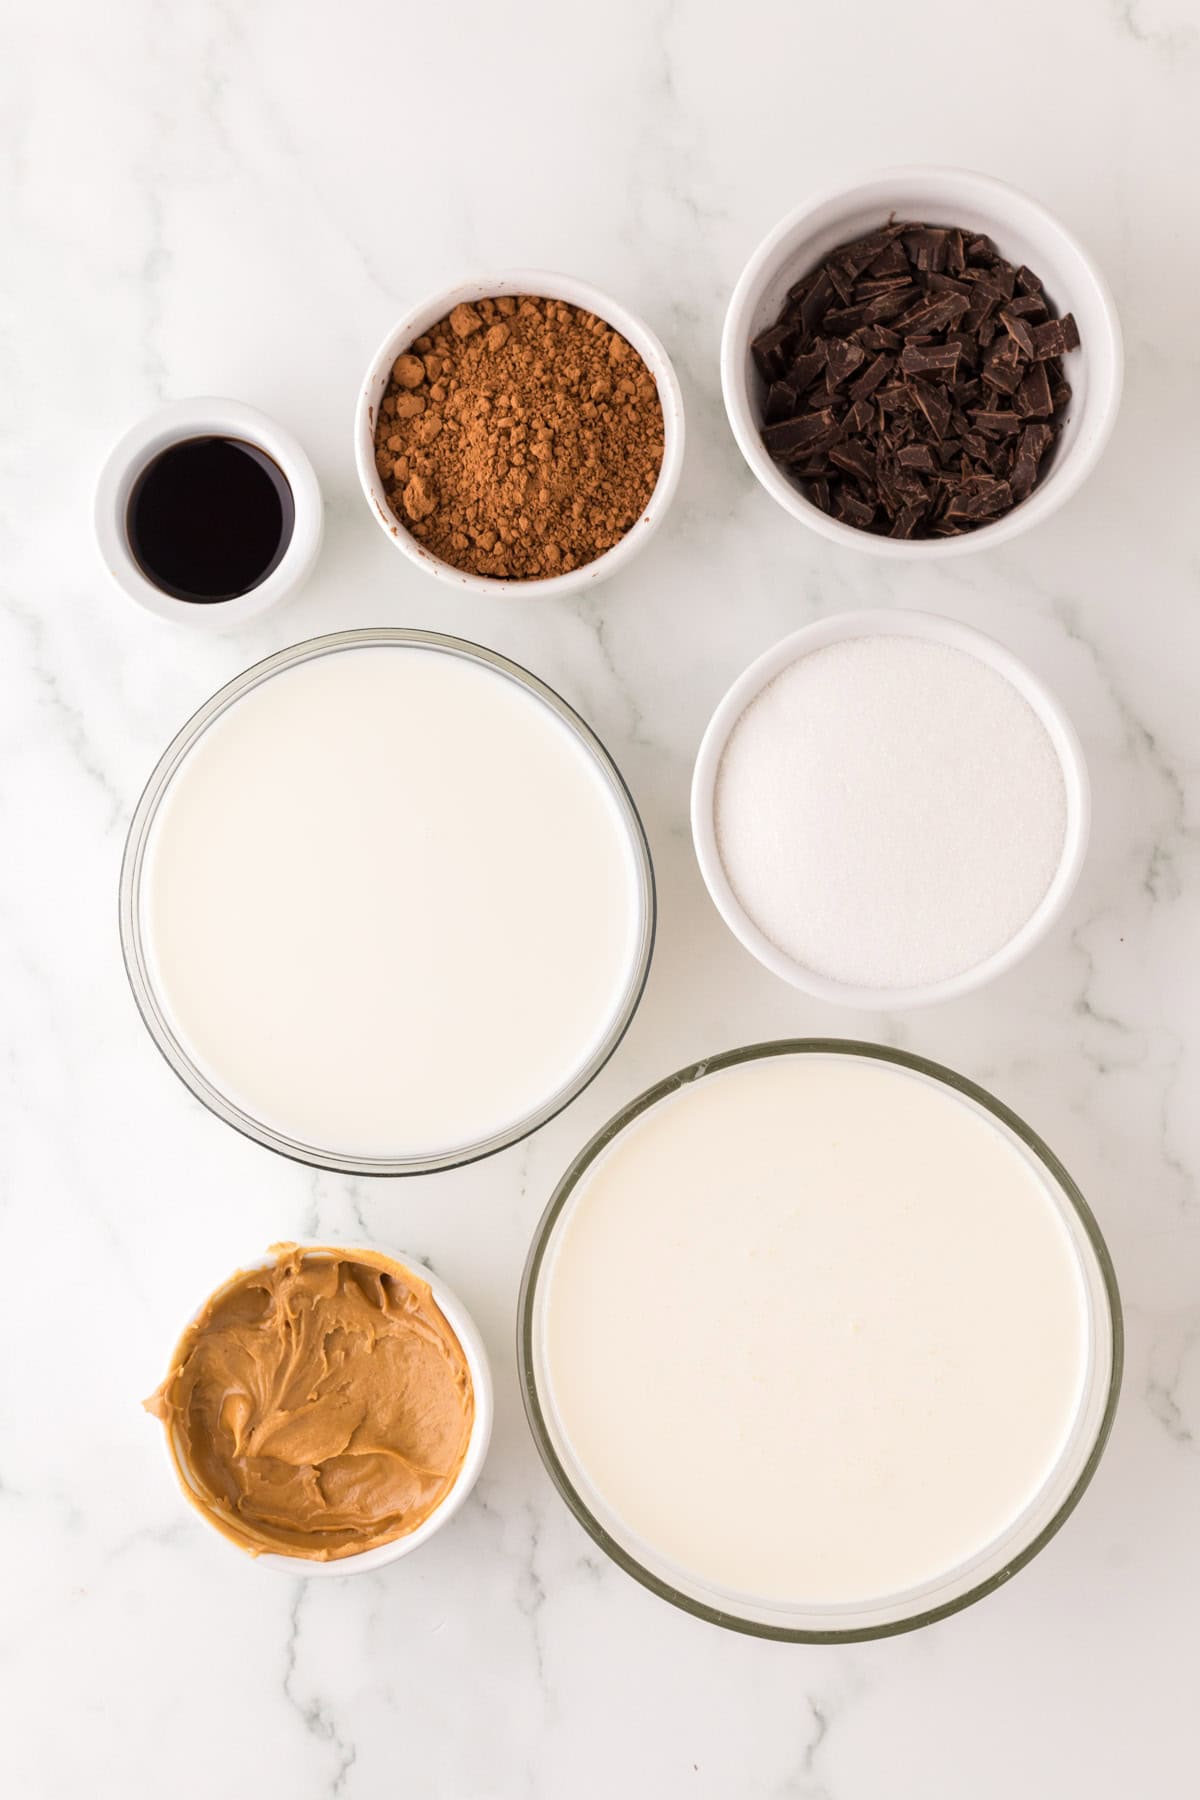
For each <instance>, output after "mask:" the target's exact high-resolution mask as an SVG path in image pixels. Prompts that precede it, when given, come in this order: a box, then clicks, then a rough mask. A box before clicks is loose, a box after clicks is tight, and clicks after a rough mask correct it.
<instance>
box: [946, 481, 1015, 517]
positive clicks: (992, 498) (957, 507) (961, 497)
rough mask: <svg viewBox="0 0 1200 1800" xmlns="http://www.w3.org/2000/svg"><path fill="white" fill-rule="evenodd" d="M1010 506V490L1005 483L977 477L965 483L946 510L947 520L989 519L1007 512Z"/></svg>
mask: <svg viewBox="0 0 1200 1800" xmlns="http://www.w3.org/2000/svg"><path fill="white" fill-rule="evenodd" d="M1011 505H1012V489H1011V487H1010V486H1009V484H1008V482H1007V481H999V480H997V479H996V478H995V477H994V476H991V475H979V476H975V477H973V478H972V479H971V480H969V481H965V482H964V483H963V484H962V487H961V488H960V489H959V491H958V492H957V493H956V494H955V495H953V497H952V498H951V500H950V504H949V505H948V506H947V508H946V517H947V519H964V520H965V519H989V518H994V517H995V516H996V514H997V513H1001V512H1007V511H1008V509H1009V507H1010V506H1011Z"/></svg>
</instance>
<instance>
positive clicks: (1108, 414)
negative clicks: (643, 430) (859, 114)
mask: <svg viewBox="0 0 1200 1800" xmlns="http://www.w3.org/2000/svg"><path fill="white" fill-rule="evenodd" d="M905 182H913V183H927V184H930V185H931V186H933V185H937V184H941V185H943V186H944V188H945V191H946V195H947V199H948V202H950V203H952V202H953V200H954V198H955V197H956V196H962V197H966V196H967V195H968V194H970V195H971V196H972V198H974V199H975V200H976V201H977V202H978V203H979V204H980V206H981V208H982V209H986V208H987V206H988V203H989V202H990V203H991V204H992V205H995V206H997V207H1004V208H1007V210H1009V211H1014V212H1020V213H1021V214H1022V215H1023V216H1024V217H1025V218H1026V219H1027V220H1031V221H1033V222H1034V224H1035V226H1036V228H1037V229H1038V230H1039V231H1040V232H1041V233H1042V234H1044V235H1046V236H1049V237H1055V238H1057V239H1058V241H1059V243H1060V244H1061V245H1062V246H1063V247H1064V248H1065V249H1066V250H1067V252H1068V253H1069V254H1070V255H1071V256H1072V257H1073V258H1074V260H1075V262H1076V264H1077V265H1078V269H1079V274H1080V279H1081V280H1082V281H1084V282H1086V283H1088V284H1090V286H1091V289H1092V293H1093V297H1094V298H1095V300H1096V302H1097V305H1098V308H1099V312H1100V316H1101V317H1102V319H1103V321H1104V334H1103V338H1102V340H1101V341H1100V342H1099V343H1096V344H1093V343H1092V342H1091V341H1090V340H1089V345H1088V355H1089V356H1090V357H1091V358H1092V361H1091V363H1090V364H1089V366H1090V367H1091V368H1092V369H1093V370H1094V371H1095V372H1096V374H1097V376H1098V377H1099V376H1100V375H1103V376H1104V382H1105V387H1106V389H1107V392H1103V393H1101V395H1100V399H1099V403H1098V404H1097V407H1096V411H1095V417H1094V420H1093V422H1092V423H1091V425H1090V427H1089V429H1088V431H1087V432H1086V434H1084V435H1081V436H1080V437H1079V438H1078V439H1077V440H1076V441H1075V443H1074V444H1073V445H1072V446H1071V448H1070V452H1069V455H1068V456H1067V457H1066V458H1064V460H1063V461H1062V463H1061V464H1060V465H1059V467H1058V468H1057V469H1056V472H1055V480H1054V482H1053V483H1052V484H1042V483H1039V484H1038V485H1037V486H1035V487H1034V489H1033V492H1032V493H1031V494H1030V495H1029V496H1028V498H1027V499H1025V500H1023V501H1022V502H1021V503H1020V504H1019V505H1017V506H1014V507H1013V508H1012V510H1011V511H1010V512H1008V513H1007V514H1005V516H1004V517H1003V518H1001V519H995V520H993V521H992V522H991V523H989V524H986V525H981V526H979V527H978V528H977V529H976V530H975V531H966V532H962V533H960V535H959V536H957V537H950V538H911V539H899V538H891V537H882V536H878V535H876V534H875V533H874V532H870V531H860V530H858V529H857V528H856V527H854V526H852V525H846V524H843V523H842V521H841V520H839V519H834V518H831V517H830V516H829V515H828V514H827V513H823V512H822V511H821V509H820V507H818V506H815V505H814V504H813V503H812V501H810V500H809V499H807V497H806V496H805V495H804V494H803V493H801V491H800V489H799V488H797V487H796V486H795V484H794V483H792V482H790V481H789V480H788V479H787V477H786V476H785V475H784V474H783V473H782V471H781V470H780V469H779V468H778V467H777V465H776V464H775V463H774V462H773V461H772V459H771V458H770V457H769V456H768V454H767V452H766V450H765V449H764V448H763V445H762V441H761V438H760V435H759V426H758V423H757V421H756V418H755V414H754V408H753V405H752V403H751V399H750V391H749V383H748V380H747V360H748V355H749V337H750V330H749V327H750V321H751V317H752V314H753V312H754V309H755V307H756V305H757V303H758V296H759V293H760V292H761V290H762V288H763V287H764V286H765V285H766V283H767V282H768V281H769V280H770V279H771V278H772V276H773V275H774V273H775V271H776V269H777V267H778V266H779V263H780V261H781V260H782V259H781V258H780V256H779V251H780V247H781V245H782V244H784V243H785V241H786V240H787V239H788V238H789V237H790V236H791V235H792V233H793V232H795V230H796V229H797V227H798V226H800V225H802V224H803V223H804V222H805V221H806V220H807V219H809V218H811V217H812V215H814V214H815V213H817V212H819V211H822V210H823V209H826V208H829V207H833V206H834V205H836V204H837V203H839V202H844V203H845V204H846V206H847V207H848V208H849V207H850V206H852V205H853V204H854V203H855V202H856V201H860V200H861V199H862V198H864V197H865V196H866V195H867V194H869V193H870V192H871V191H872V190H874V189H878V188H884V189H887V188H889V187H890V188H894V187H899V186H900V185H901V184H903V183H905ZM880 204H881V205H884V206H886V204H887V201H886V197H881V199H880ZM995 235H996V237H997V240H999V239H1002V237H1003V230H1002V228H997V230H996V233H995ZM1000 248H1001V250H1003V245H1002V244H1001V245H1000ZM789 260H790V258H789ZM720 360H721V392H722V395H723V398H724V401H725V412H726V416H727V418H728V420H729V425H730V429H731V430H732V432H733V435H734V438H735V439H736V441H737V444H738V448H739V449H740V450H741V453H742V455H743V457H744V458H745V461H746V463H747V465H748V466H749V468H750V470H751V473H752V474H753V475H754V476H755V478H756V480H757V481H758V482H759V484H760V485H761V486H762V487H763V488H764V489H765V490H766V492H767V493H768V494H770V496H771V498H772V499H773V500H775V501H776V502H777V503H778V504H779V505H780V506H782V507H783V509H784V511H785V512H789V513H790V514H791V515H792V517H793V518H796V519H799V520H800V521H801V523H802V524H804V525H807V526H809V527H810V528H811V529H812V530H813V531H816V532H817V533H819V535H820V536H822V537H824V538H827V539H829V540H830V542H832V543H837V544H844V545H846V546H848V547H849V548H851V549H856V550H862V551H864V552H866V553H867V554H869V555H874V556H881V557H891V558H892V559H894V560H899V561H908V562H914V561H919V560H921V559H922V558H926V559H939V560H941V559H945V558H947V557H952V556H965V555H969V554H970V553H972V552H974V551H978V550H986V549H990V548H994V547H996V546H997V545H999V544H1002V543H1007V542H1008V541H1009V540H1011V539H1012V538H1015V537H1017V536H1019V535H1020V534H1021V533H1023V532H1025V531H1027V530H1029V528H1030V527H1031V526H1033V525H1036V524H1037V523H1038V522H1039V521H1040V520H1042V519H1044V518H1048V517H1049V516H1050V514H1051V513H1053V512H1056V511H1057V510H1058V508H1059V507H1060V506H1062V505H1063V504H1064V503H1065V502H1066V501H1067V500H1069V499H1070V498H1071V496H1072V495H1073V494H1075V493H1076V492H1077V490H1078V489H1079V488H1080V487H1081V486H1082V484H1083V482H1084V481H1085V480H1086V479H1087V477H1088V475H1089V474H1090V473H1091V472H1092V470H1093V468H1094V467H1095V465H1096V463H1097V462H1098V461H1099V459H1100V457H1101V455H1102V454H1103V451H1104V449H1105V446H1106V445H1107V443H1108V441H1109V438H1110V437H1111V436H1112V432H1113V428H1114V426H1115V424H1116V419H1117V414H1118V412H1119V410H1120V404H1121V389H1122V385H1123V380H1124V350H1123V343H1122V335H1121V324H1120V318H1119V315H1118V313H1117V308H1116V303H1115V302H1114V300H1113V296H1112V292H1111V290H1110V288H1109V285H1108V282H1107V281H1106V279H1105V277H1104V275H1103V274H1102V273H1101V270H1100V268H1099V266H1098V264H1097V263H1096V261H1095V259H1094V258H1093V257H1092V256H1091V254H1090V252H1089V251H1088V250H1087V249H1085V247H1084V245H1083V244H1082V243H1081V242H1080V240H1079V238H1077V237H1076V235H1075V234H1074V232H1072V231H1071V230H1070V229H1069V228H1068V227H1067V226H1066V225H1064V224H1063V223H1062V221H1061V220H1060V219H1059V218H1058V217H1057V216H1056V215H1055V214H1054V213H1052V212H1051V211H1050V210H1049V209H1048V208H1047V207H1045V206H1043V205H1042V203H1041V201H1039V200H1035V199H1034V198H1033V196H1032V195H1030V194H1027V193H1026V192H1025V191H1024V190H1023V189H1021V188H1018V187H1014V186H1013V185H1012V184H1011V183H1009V182H1006V181H1001V180H1000V179H999V178H998V177H997V176H994V175H986V174H983V173H981V172H980V171H977V170H974V169H966V168H958V167H954V166H952V165H949V164H937V163H910V164H905V165H902V166H899V167H896V168H891V169H886V168H885V169H872V170H868V171H866V172H865V173H863V174H861V175H857V176H855V177H853V178H852V179H850V180H843V181H838V182H833V183H830V184H828V185H827V186H825V187H822V188H820V189H818V190H817V191H816V192H814V193H813V194H810V195H809V197H808V198H807V199H805V200H802V201H801V202H800V204H799V205H798V206H796V207H794V208H793V209H792V210H791V211H790V212H788V213H786V214H785V215H784V217H783V218H781V219H780V220H779V221H778V222H777V223H776V224H775V225H773V226H772V227H771V229H770V230H769V231H768V232H767V234H766V235H765V237H763V238H762V240H761V241H760V242H759V244H758V245H757V246H756V248H755V249H754V250H753V252H752V253H751V255H750V257H749V259H748V260H747V262H746V264H745V267H744V268H743V269H742V272H741V274H740V276H739V277H738V280H737V283H736V285H735V287H734V290H733V293H732V294H731V296H730V299H729V305H728V307H727V308H726V312H725V322H724V326H723V328H722V333H721V358H720Z"/></svg>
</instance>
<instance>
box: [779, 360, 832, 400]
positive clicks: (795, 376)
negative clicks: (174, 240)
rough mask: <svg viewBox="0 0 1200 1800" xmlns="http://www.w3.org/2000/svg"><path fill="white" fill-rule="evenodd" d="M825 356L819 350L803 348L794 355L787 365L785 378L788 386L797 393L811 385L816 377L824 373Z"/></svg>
mask: <svg viewBox="0 0 1200 1800" xmlns="http://www.w3.org/2000/svg"><path fill="white" fill-rule="evenodd" d="M824 370H825V357H824V354H823V352H822V351H820V350H805V351H802V352H801V354H800V355H799V356H794V357H793V358H792V360H791V362H790V363H789V364H788V367H787V379H788V382H789V384H790V386H792V387H794V388H795V390H796V392H797V393H798V394H802V393H803V392H804V390H805V388H808V387H811V386H812V384H813V382H814V381H815V380H816V379H817V377H818V376H819V375H821V374H823V373H824Z"/></svg>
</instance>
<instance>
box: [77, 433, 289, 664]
mask: <svg viewBox="0 0 1200 1800" xmlns="http://www.w3.org/2000/svg"><path fill="white" fill-rule="evenodd" d="M95 525H96V536H97V539H98V541H99V545H100V553H101V555H102V556H103V558H104V561H105V563H106V565H107V567H108V569H109V572H110V574H111V575H112V576H113V579H114V580H115V581H116V583H117V585H118V586H119V587H120V588H121V589H123V591H124V592H125V593H126V594H127V595H128V596H129V598H130V599H131V600H135V601H137V603H138V604H139V605H140V606H142V607H144V608H145V609H146V610H147V611H148V612H151V613H154V614H155V615H156V616H157V617H158V618H161V619H172V620H175V621H176V622H178V623H182V624H189V625H198V626H200V627H206V628H208V629H213V628H215V629H217V630H224V629H228V628H229V627H230V626H232V625H240V624H242V623H244V622H245V621H246V620H247V619H252V618H256V617H257V616H258V615H259V614H260V613H264V612H266V611H267V609H268V608H269V607H272V606H275V605H276V604H277V603H278V602H279V601H280V600H282V599H284V598H285V597H286V596H287V595H290V594H294V593H295V592H296V590H297V589H298V588H299V587H300V586H301V585H302V583H303V582H304V581H305V580H306V579H307V578H308V576H309V574H310V573H311V570H312V567H313V564H314V563H315V562H316V559H317V554H318V552H319V550H320V547H321V529H322V504H321V490H320V488H319V486H318V484H317V478H316V475H315V473H314V472H313V467H312V464H311V463H310V462H309V460H308V457H307V456H306V455H305V452H304V450H303V448H302V446H301V445H300V444H299V443H298V442H297V440H296V439H295V438H294V437H293V436H292V435H291V433H290V432H288V431H285V430H284V429H283V427H282V426H280V425H278V424H276V423H275V421H274V420H273V419H270V418H268V417H267V415H266V414H265V413H261V412H258V411H257V410H256V409H255V408H254V407H251V406H246V405H245V404H243V403H242V402H241V401H238V400H222V399H215V398H203V399H193V400H175V401H172V402H171V403H170V404H169V405H167V406H164V407H162V408H161V409H160V410H159V411H158V412H155V413H152V414H151V415H150V416H149V417H148V418H145V419H142V420H140V421H139V423H138V424H136V425H134V426H133V427H132V428H131V429H130V430H129V431H127V432H126V434H125V436H124V437H123V438H122V439H121V440H120V442H119V443H118V444H117V445H116V446H115V447H114V449H113V450H112V452H111V454H110V455H109V457H108V460H107V462H106V463H105V465H104V468H103V470H102V471H101V475H100V480H99V483H98V485H97V489H96V507H95Z"/></svg>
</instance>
